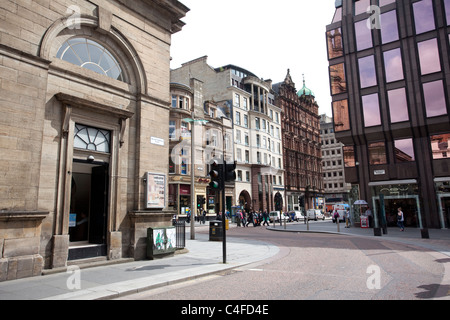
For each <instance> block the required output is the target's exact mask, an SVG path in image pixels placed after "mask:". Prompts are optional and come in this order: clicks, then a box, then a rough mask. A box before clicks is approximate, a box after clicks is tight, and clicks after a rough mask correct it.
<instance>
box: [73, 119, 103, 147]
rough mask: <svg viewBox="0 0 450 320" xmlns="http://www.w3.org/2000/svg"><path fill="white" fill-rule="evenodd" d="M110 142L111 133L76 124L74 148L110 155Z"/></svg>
mask: <svg viewBox="0 0 450 320" xmlns="http://www.w3.org/2000/svg"><path fill="white" fill-rule="evenodd" d="M110 141H111V132H110V131H107V130H102V129H98V128H93V127H88V126H85V125H82V124H78V123H77V124H75V132H74V141H73V146H74V148H77V149H83V150H92V151H97V152H103V153H110Z"/></svg>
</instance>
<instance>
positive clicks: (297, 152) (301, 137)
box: [273, 70, 324, 210]
mask: <svg viewBox="0 0 450 320" xmlns="http://www.w3.org/2000/svg"><path fill="white" fill-rule="evenodd" d="M273 89H274V91H275V92H276V94H275V104H276V105H277V106H278V107H279V108H280V109H281V110H282V113H281V119H282V121H281V122H282V134H283V144H282V146H283V163H284V179H285V188H286V203H287V206H286V209H287V210H307V209H313V208H318V209H321V208H322V207H323V192H324V190H323V178H322V155H321V151H320V147H321V146H320V117H319V106H318V104H317V103H316V102H315V97H314V93H313V92H312V91H311V90H310V89H308V88H307V87H306V84H305V81H303V87H302V88H301V89H300V90H299V91H297V89H296V88H295V83H294V82H293V81H292V77H291V75H290V72H289V70H288V73H287V75H286V78H285V80H284V81H283V82H280V83H277V84H274V85H273Z"/></svg>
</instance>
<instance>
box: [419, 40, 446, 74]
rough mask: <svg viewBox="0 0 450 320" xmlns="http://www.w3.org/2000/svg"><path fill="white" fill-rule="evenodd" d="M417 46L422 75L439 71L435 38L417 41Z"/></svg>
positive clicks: (439, 64)
mask: <svg viewBox="0 0 450 320" xmlns="http://www.w3.org/2000/svg"><path fill="white" fill-rule="evenodd" d="M417 47H418V49H419V60H420V71H421V73H422V75H424V74H429V73H433V72H439V71H441V63H440V61H439V50H438V44H437V39H430V40H427V41H423V42H419V43H418V44H417Z"/></svg>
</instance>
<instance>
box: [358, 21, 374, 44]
mask: <svg viewBox="0 0 450 320" xmlns="http://www.w3.org/2000/svg"><path fill="white" fill-rule="evenodd" d="M355 37H356V49H357V50H358V51H361V50H364V49H368V48H371V47H372V29H370V28H368V27H367V20H362V21H358V22H355Z"/></svg>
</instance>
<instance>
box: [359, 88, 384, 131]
mask: <svg viewBox="0 0 450 320" xmlns="http://www.w3.org/2000/svg"><path fill="white" fill-rule="evenodd" d="M362 104H363V111H364V125H365V126H366V127H371V126H378V125H380V124H381V117H380V105H379V100H378V93H374V94H371V95H367V96H363V97H362Z"/></svg>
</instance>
